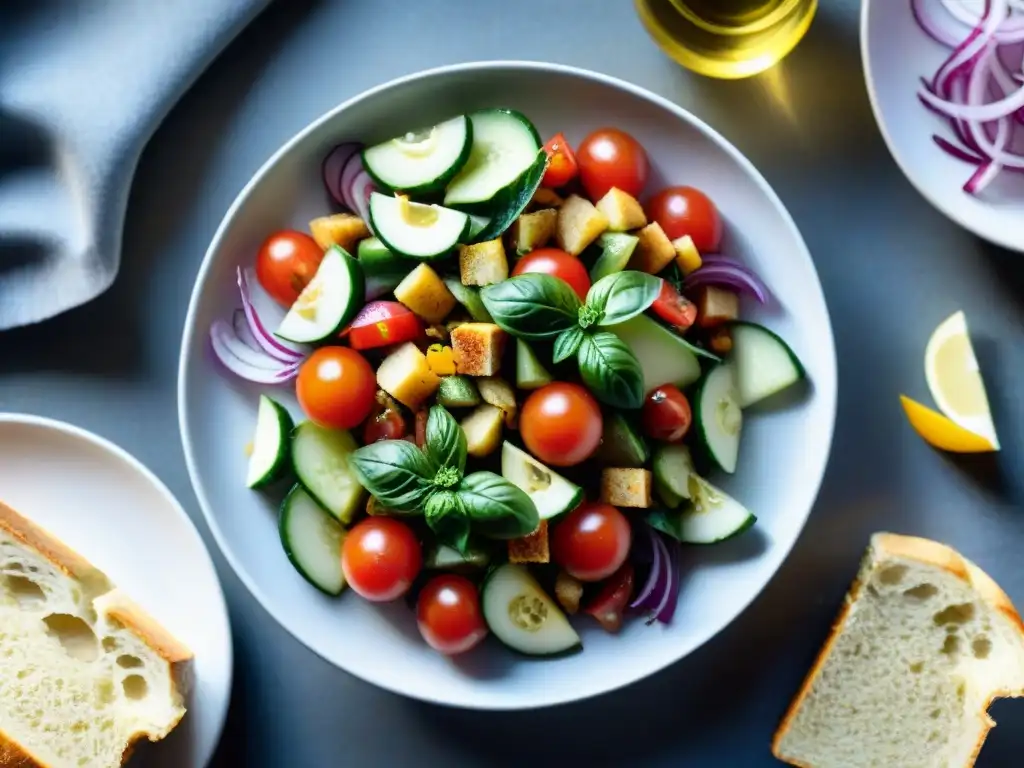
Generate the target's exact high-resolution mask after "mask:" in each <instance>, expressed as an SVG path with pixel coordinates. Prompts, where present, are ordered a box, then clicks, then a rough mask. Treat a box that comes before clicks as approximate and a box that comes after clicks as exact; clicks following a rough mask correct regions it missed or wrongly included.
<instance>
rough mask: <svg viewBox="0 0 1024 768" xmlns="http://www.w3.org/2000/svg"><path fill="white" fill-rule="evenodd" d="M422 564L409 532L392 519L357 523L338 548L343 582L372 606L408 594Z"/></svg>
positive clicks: (373, 518) (403, 525) (366, 520)
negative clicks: (343, 577) (369, 601)
mask: <svg viewBox="0 0 1024 768" xmlns="http://www.w3.org/2000/svg"><path fill="white" fill-rule="evenodd" d="M422 564H423V554H422V552H421V551H420V543H419V541H417V540H416V536H415V534H413V532H412V529H411V528H410V527H409V526H408V525H406V524H405V523H403V522H402V521H401V520H396V519H395V518H393V517H368V518H366V519H365V520H362V521H360V522H358V523H356V524H355V525H354V526H353V527H352V528H351V529H350V530H349V532H348V535H347V536H346V537H345V543H344V544H342V545H341V570H342V572H343V573H344V574H345V581H347V582H348V585H349V586H350V587H352V589H353V590H354V591H355V592H356V593H357V594H359V595H362V596H363V597H365V598H366V599H367V600H371V601H373V602H387V601H388V600H396V599H398V598H399V597H401V596H402V595H404V594H405V593H406V592H408V591H409V587H411V586H412V582H413V580H414V579H415V578H416V576H417V575H418V574H419V572H420V567H421V565H422Z"/></svg>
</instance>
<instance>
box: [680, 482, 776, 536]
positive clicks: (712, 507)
mask: <svg viewBox="0 0 1024 768" xmlns="http://www.w3.org/2000/svg"><path fill="white" fill-rule="evenodd" d="M689 485H690V505H689V507H688V508H685V509H683V510H681V511H680V513H679V514H680V517H679V521H678V524H677V526H676V527H677V529H678V531H679V535H680V540H681V541H683V542H684V543H687V544H716V543H718V542H719V541H725V540H726V539H731V538H732V537H733V536H738V535H739V534H741V533H743V532H744V531H745V530H747V529H748V528H750V527H751V526H752V525H753V524H754V523H756V522H757V518H756V517H754V515H753V514H751V513H750V511H749V510H747V508H746V507H744V506H743V505H742V504H740V503H739V502H738V501H736V499H734V498H732V497H731V496H730V495H729V494H727V493H726V492H725V491H723V490H721V489H719V488H716V487H715V486H713V485H712V484H711V483H709V482H708V481H707V480H705V479H704V478H702V477H699V476H698V475H694V474H692V475H690V481H689Z"/></svg>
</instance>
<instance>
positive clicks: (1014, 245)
mask: <svg viewBox="0 0 1024 768" xmlns="http://www.w3.org/2000/svg"><path fill="white" fill-rule="evenodd" d="M888 1H889V2H891V1H892V0H888ZM871 6H872V1H871V0H864V2H863V3H862V4H861V8H860V60H861V67H862V68H863V70H864V84H865V86H866V87H867V91H868V101H869V102H870V103H871V112H872V114H873V115H874V118H875V124H876V125H877V126H878V131H879V133H881V134H882V139H883V140H884V141H885V146H886V147H887V148H888V150H889V154H890V155H891V156H892V159H893V160H895V161H896V165H897V166H898V167H899V169H900V171H902V173H903V175H904V177H906V179H907V181H909V182H910V184H911V186H913V187H914V189H916V190H917V191H918V192H919V193H920V194H921V196H922V197H923V198H924V199H925V200H927V201H928V202H929V203H930V204H931V205H932V207H933V208H935V210H937V211H938V212H939V213H941V214H942V215H943V216H945V217H946V218H947V219H949V220H950V221H952V222H953V223H954V224H958V225H959V226H960V227H962V228H963V229H966V230H967V231H968V232H971V233H972V234H974V235H976V236H977V237H980V238H981V239H982V240H987V241H988V242H990V243H993V244H995V245H998V246H1000V247H1002V248H1006V249H1008V250H1011V251H1015V252H1024V241H1016V242H1015V241H1014V240H1013V239H1012V238H1010V237H1009V235H1003V234H1002V233H1001V232H990V231H987V230H986V229H985V227H983V226H981V225H980V224H977V223H975V222H973V221H971V220H970V218H969V217H968V216H966V215H964V214H963V213H962V212H961V211H963V210H967V209H966V208H958V207H957V206H956V205H953V204H952V203H947V202H946V201H945V200H944V199H942V197H940V196H939V195H938V194H936V193H934V192H932V191H931V190H929V189H928V187H927V186H925V185H924V184H923V183H922V182H921V181H920V180H919V179H918V177H917V173H916V172H915V171H913V169H912V168H911V166H910V164H909V163H908V162H907V160H906V158H905V157H904V156H903V155H901V154H900V152H899V150H898V148H897V146H896V141H895V140H894V139H893V136H892V132H891V131H890V130H889V124H888V122H887V121H886V118H885V116H884V113H883V112H882V105H881V102H880V101H879V98H878V91H877V89H876V88H875V76H874V72H873V70H872V64H871V53H870V50H869V45H868V15H869V14H870V13H871ZM921 34H924V33H923V32H922V33H921ZM1007 232H1009V229H1007Z"/></svg>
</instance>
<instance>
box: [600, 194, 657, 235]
mask: <svg viewBox="0 0 1024 768" xmlns="http://www.w3.org/2000/svg"><path fill="white" fill-rule="evenodd" d="M597 210H599V211H600V212H601V213H603V214H604V217H605V218H606V219H608V229H610V230H611V231H612V232H628V231H629V230H631V229H639V228H640V227H642V226H644V225H646V224H647V216H646V215H645V214H644V209H643V208H641V207H640V203H639V202H637V199H636V198H635V197H633V196H632V195H631V194H629V193H627V192H623V191H622V190H621V189H619V188H618V187H612V188H611V189H609V190H608V194H606V195H605V196H604V197H602V198H601V199H600V200H598V201H597Z"/></svg>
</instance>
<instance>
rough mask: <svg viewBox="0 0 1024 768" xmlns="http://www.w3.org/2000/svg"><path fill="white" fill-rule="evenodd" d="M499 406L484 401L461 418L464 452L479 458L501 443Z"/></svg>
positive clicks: (501, 416)
mask: <svg viewBox="0 0 1024 768" xmlns="http://www.w3.org/2000/svg"><path fill="white" fill-rule="evenodd" d="M502 419H503V415H502V412H501V408H498V407H496V406H493V405H488V404H487V403H484V404H483V405H478V406H477V407H476V408H474V409H473V411H472V412H471V413H470V414H469V415H468V416H467V417H466V418H464V419H463V420H462V423H461V426H462V431H463V432H464V433H465V434H466V453H468V454H469V455H470V456H476V457H477V458H481V457H483V456H488V455H490V454H492V453H494V451H495V450H496V449H497V447H498V445H499V444H500V443H501V423H502Z"/></svg>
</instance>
